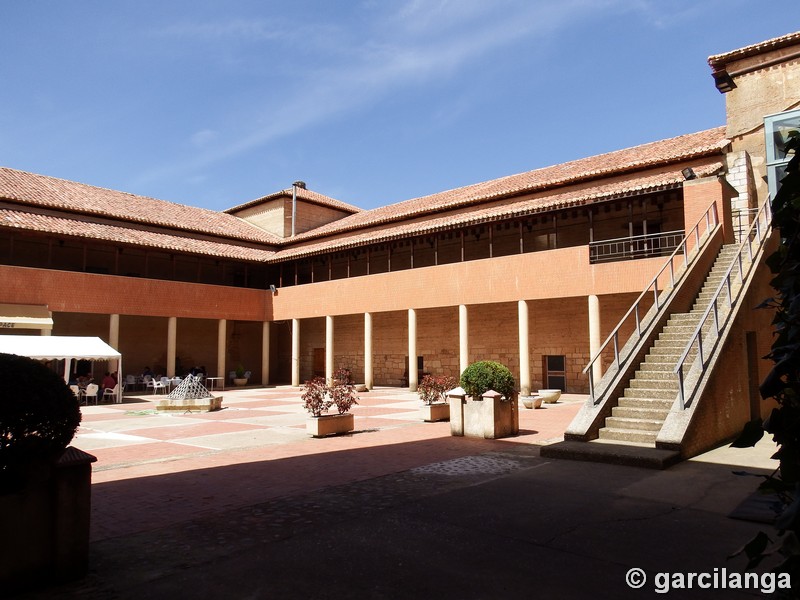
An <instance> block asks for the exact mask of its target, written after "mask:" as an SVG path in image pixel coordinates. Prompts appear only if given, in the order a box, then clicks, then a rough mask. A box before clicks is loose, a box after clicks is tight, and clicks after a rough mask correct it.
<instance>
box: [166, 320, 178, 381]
mask: <svg viewBox="0 0 800 600" xmlns="http://www.w3.org/2000/svg"><path fill="white" fill-rule="evenodd" d="M177 340H178V318H177V317H170V318H169V319H168V320H167V377H175V355H176V354H177V348H178V341H177Z"/></svg>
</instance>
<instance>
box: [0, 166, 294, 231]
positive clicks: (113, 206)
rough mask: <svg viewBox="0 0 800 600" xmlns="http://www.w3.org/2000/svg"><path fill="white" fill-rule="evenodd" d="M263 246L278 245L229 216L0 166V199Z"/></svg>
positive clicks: (251, 226) (248, 225)
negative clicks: (245, 241) (244, 241)
mask: <svg viewBox="0 0 800 600" xmlns="http://www.w3.org/2000/svg"><path fill="white" fill-rule="evenodd" d="M3 199H5V200H9V201H12V202H15V203H19V204H25V205H29V206H38V207H40V208H49V209H56V210H64V211H69V212H75V213H82V214H86V215H93V216H95V217H108V218H111V219H117V220H122V221H127V222H130V223H141V224H146V225H154V226H159V227H167V228H169V229H173V230H185V231H189V232H194V233H201V234H209V235H214V236H218V237H224V238H229V239H238V240H247V241H251V242H258V243H262V244H275V243H277V242H278V241H279V238H278V237H277V236H274V235H272V234H270V233H268V232H266V231H264V230H263V229H260V228H258V227H256V226H255V225H252V224H251V223H248V222H247V221H244V220H242V219H239V218H237V217H234V216H232V215H229V214H226V213H222V212H216V211H213V210H206V209H203V208H195V207H192V206H185V205H183V204H176V203H174V202H167V201H165V200H156V199H155V198H148V197H146V196H136V195H134V194H129V193H127V192H118V191H114V190H109V189H105V188H99V187H95V186H91V185H86V184H83V183H76V182H74V181H67V180H64V179H56V178H54V177H47V176H45V175H36V174H33V173H26V172H25V171H17V170H14V169H9V168H6V167H0V200H3Z"/></svg>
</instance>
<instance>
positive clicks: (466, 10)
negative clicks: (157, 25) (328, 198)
mask: <svg viewBox="0 0 800 600" xmlns="http://www.w3.org/2000/svg"><path fill="white" fill-rule="evenodd" d="M636 4H638V2H634V3H631V2H630V1H623V0H562V1H561V2H559V3H552V2H543V1H533V2H531V1H527V0H504V1H498V2H491V3H489V2H482V1H479V0H461V1H458V2H455V1H451V0H439V1H437V2H428V1H422V0H409V1H407V2H403V3H401V4H399V5H398V4H395V5H391V6H392V9H393V10H392V11H390V12H386V11H385V8H384V7H385V5H384V4H383V3H375V4H372V5H371V9H370V10H369V11H368V14H369V16H370V20H368V21H367V22H366V23H365V24H364V25H363V26H362V27H360V28H359V29H358V30H357V31H336V32H334V36H335V37H336V39H337V40H338V41H341V40H342V39H350V40H352V41H351V45H350V46H349V47H347V48H343V49H340V51H339V52H336V53H330V52H327V53H326V52H317V53H316V54H314V64H313V65H312V66H309V65H307V64H300V65H297V66H296V67H295V65H294V64H293V63H291V64H289V65H282V67H283V68H284V69H286V68H287V66H288V67H289V68H294V70H295V76H294V78H293V80H292V81H291V83H290V85H288V86H287V87H286V88H284V89H281V90H280V93H279V94H274V93H273V94H269V95H268V96H269V97H271V98H272V100H271V101H261V102H262V104H261V105H258V104H254V106H253V107H252V111H251V112H250V113H249V114H247V113H243V114H242V116H240V117H237V119H238V125H237V126H236V129H237V130H238V131H239V132H240V133H239V134H238V135H237V134H235V133H231V134H229V135H218V136H215V135H213V133H214V132H212V131H211V130H203V131H199V132H198V133H196V134H195V135H194V136H193V138H192V139H193V142H194V144H195V146H196V147H197V148H198V149H199V150H201V152H200V153H199V154H197V155H195V156H193V157H191V158H189V159H187V160H186V161H184V162H183V163H180V164H174V165H172V166H169V167H166V168H163V169H158V170H157V171H153V172H150V173H148V174H146V175H145V176H144V179H145V180H152V179H158V178H161V177H166V176H172V175H173V174H174V173H175V172H176V171H180V172H183V171H187V170H188V171H194V170H200V169H202V168H203V167H206V166H208V165H210V164H213V163H216V162H219V161H222V160H226V159H229V158H231V157H234V156H236V155H239V154H241V153H244V152H247V151H250V150H252V149H254V148H257V147H259V146H262V145H264V144H267V143H269V142H271V141H274V140H277V139H280V138H281V137H283V136H289V135H293V134H296V133H299V132H301V131H303V130H305V129H308V128H309V127H311V126H313V125H314V124H316V123H319V122H323V121H325V120H327V119H330V118H333V117H334V116H336V115H338V114H342V113H349V112H354V111H356V110H358V109H360V108H362V107H364V106H367V105H371V104H373V103H375V102H377V101H379V100H380V99H381V98H383V97H385V96H386V95H388V94H390V93H392V92H394V91H397V90H402V89H406V88H409V87H415V86H419V85H421V84H427V83H429V82H430V81H432V80H434V79H435V78H439V77H443V76H448V75H451V74H455V73H458V72H459V71H460V70H462V69H464V68H465V67H466V66H468V65H470V64H471V62H472V61H475V60H480V59H482V58H484V57H486V56H488V55H490V54H491V53H492V52H494V51H496V50H498V49H500V48H502V47H505V46H509V45H513V44H515V43H517V42H519V40H520V39H531V40H533V39H540V38H542V37H549V36H551V35H554V34H555V33H556V32H557V31H559V30H561V29H563V28H564V27H568V26H570V25H571V24H572V23H574V22H575V21H576V20H581V19H584V20H585V19H591V18H592V17H593V16H595V15H597V14H605V13H607V12H608V10H609V9H611V10H618V9H623V10H625V9H630V8H633V6H634V5H636ZM308 26H309V27H311V28H314V27H323V25H315V24H314V23H311V24H309V25H308ZM325 26H327V27H330V25H325ZM169 30H170V31H171V32H172V34H174V35H197V36H207V37H213V36H220V37H221V36H228V35H238V34H240V33H244V34H245V35H249V36H251V37H256V38H257V37H262V38H263V37H265V36H266V37H269V36H270V33H269V32H270V28H269V27H267V25H266V24H265V23H264V22H256V23H255V24H254V23H250V22H244V21H240V20H233V21H228V22H227V23H223V24H206V25H203V24H193V25H182V26H173V27H172V28H169ZM313 39H314V38H313V37H310V38H309V41H310V42H312V41H313ZM316 43H317V44H318V45H319V46H320V47H322V46H324V45H325V42H324V41H320V40H318V41H317V42H316ZM306 58H307V57H306ZM287 60H290V58H287ZM212 140H213V141H214V142H215V143H214V144H213V146H212V145H210V144H209V143H208V142H210V141H212Z"/></svg>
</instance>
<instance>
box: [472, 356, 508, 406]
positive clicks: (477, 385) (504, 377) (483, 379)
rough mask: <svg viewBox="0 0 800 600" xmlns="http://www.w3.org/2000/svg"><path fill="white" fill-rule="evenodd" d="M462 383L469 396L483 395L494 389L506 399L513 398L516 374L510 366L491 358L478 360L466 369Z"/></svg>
mask: <svg viewBox="0 0 800 600" xmlns="http://www.w3.org/2000/svg"><path fill="white" fill-rule="evenodd" d="M460 385H461V387H462V388H463V389H464V391H465V392H466V393H467V395H468V396H482V395H483V394H484V393H485V392H488V391H489V390H494V391H496V392H500V393H501V394H502V395H503V397H504V398H506V399H511V398H512V397H513V395H514V390H515V389H516V388H515V386H516V383H515V382H514V376H513V375H512V374H511V371H510V370H509V369H508V367H506V366H505V365H501V364H500V363H498V362H494V361H491V360H482V361H478V362H475V363H472V364H471V365H469V366H468V367H467V368H466V369H464V372H463V373H462V374H461V381H460Z"/></svg>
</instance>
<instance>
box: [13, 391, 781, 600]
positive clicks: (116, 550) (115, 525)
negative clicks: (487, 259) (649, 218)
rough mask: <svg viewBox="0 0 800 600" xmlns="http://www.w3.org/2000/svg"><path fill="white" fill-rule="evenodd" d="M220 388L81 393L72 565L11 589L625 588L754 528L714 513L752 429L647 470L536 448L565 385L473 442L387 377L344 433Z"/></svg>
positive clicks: (764, 448) (406, 592) (710, 566)
mask: <svg viewBox="0 0 800 600" xmlns="http://www.w3.org/2000/svg"><path fill="white" fill-rule="evenodd" d="M223 394H224V397H225V401H224V406H225V408H224V409H223V410H221V411H218V412H214V413H192V414H159V413H157V412H156V411H155V410H154V407H155V403H154V402H153V400H155V399H156V397H148V396H127V397H126V398H125V402H124V403H122V404H111V405H99V406H97V407H95V406H94V405H92V406H89V407H84V409H83V414H84V419H83V423H82V424H81V428H80V430H79V432H78V435H77V436H76V438H75V440H74V445H75V446H76V447H78V448H81V449H83V450H85V451H87V452H90V453H92V454H93V455H95V456H96V457H97V459H98V460H97V462H96V463H95V465H94V472H93V485H92V531H91V539H92V543H91V548H90V571H89V575H88V576H87V577H86V578H85V579H84V580H82V581H79V582H75V583H72V584H67V585H62V586H59V587H57V588H52V589H47V590H42V591H39V592H33V593H30V594H27V595H25V596H24V598H26V599H31V600H33V599H41V598H53V597H60V598H63V597H66V598H90V599H91V598H104V599H108V598H142V597H147V598H173V597H176V596H188V595H191V596H192V597H195V598H408V597H419V598H432V597H437V598H528V597H530V596H531V595H540V594H546V595H554V596H557V597H562V598H588V597H592V598H641V597H643V595H644V596H650V594H651V593H652V592H653V591H655V590H656V589H657V588H656V587H655V586H656V581H662V583H663V580H658V579H656V578H658V577H659V576H660V575H661V574H663V573H666V572H686V571H706V572H714V570H715V569H716V570H717V571H716V572H717V573H719V572H720V569H728V570H729V571H736V572H744V562H745V561H744V559H742V558H741V557H739V558H738V559H734V560H728V559H727V558H726V557H727V556H728V555H729V554H731V553H732V552H733V551H735V550H736V549H738V548H739V547H741V546H742V545H743V544H744V543H745V542H746V541H748V540H749V539H750V538H751V537H752V536H753V535H754V534H755V533H756V532H757V531H760V530H767V531H768V532H770V533H771V528H770V526H769V525H766V524H764V523H757V522H752V519H750V520H743V519H740V518H731V515H732V514H733V515H736V514H737V513H738V514H739V516H741V515H742V513H743V508H742V507H743V506H744V507H746V506H751V505H752V493H753V491H754V490H755V487H756V486H757V484H758V480H757V479H755V478H753V477H744V476H737V475H734V474H733V472H734V471H748V472H750V473H753V474H766V473H768V472H770V471H771V469H772V468H774V466H773V464H772V463H773V462H774V461H771V460H770V459H769V456H770V455H771V453H772V452H773V451H774V446H772V444H771V442H769V441H764V442H762V443H761V444H759V446H758V447H757V448H755V449H748V450H735V449H731V448H728V447H721V448H718V449H717V450H714V451H712V452H709V453H706V454H703V455H701V456H699V457H696V458H694V459H692V460H689V461H685V462H683V463H680V464H678V465H676V466H674V467H672V468H670V469H668V470H666V471H654V470H649V469H642V468H636V467H623V466H617V465H608V464H596V463H582V462H573V461H564V460H547V459H543V458H542V457H540V456H539V448H540V447H541V445H542V444H547V443H551V442H553V441H557V440H560V439H561V436H562V435H563V430H564V428H565V427H566V425H567V424H568V423H569V421H570V420H571V418H572V415H574V414H575V412H576V411H577V410H578V408H579V406H580V405H581V403H582V402H583V400H584V397H583V396H572V395H569V394H567V395H565V396H562V400H561V401H559V402H558V403H557V404H552V405H545V407H544V408H542V409H539V410H526V409H524V408H521V410H520V430H521V432H520V435H519V436H517V437H513V438H506V439H502V440H479V439H469V438H456V437H451V436H450V435H449V426H448V424H447V423H422V422H421V421H420V420H419V417H418V408H419V400H418V398H417V396H416V394H413V393H410V392H408V391H407V390H403V389H398V388H377V389H375V390H373V391H370V392H368V393H363V394H361V395H360V397H361V399H360V404H359V405H358V406H357V407H355V409H354V412H355V415H356V417H355V418H356V431H355V432H354V433H352V434H350V435H345V436H340V437H334V438H326V439H312V438H310V437H308V435H307V434H306V433H305V431H304V420H305V414H304V412H303V411H302V407H301V406H300V402H299V400H298V398H299V389H297V388H290V387H286V388H266V389H264V388H249V389H236V390H232V391H225V392H223ZM744 512H747V511H746V510H745V511H744ZM751 516H752V515H751ZM631 568H641V569H643V571H644V573H645V576H646V578H649V579H648V580H647V584H646V586H647V587H646V588H645V589H631V588H630V587H629V586H628V585H627V584H626V579H625V577H626V573H627V572H628V571H629V570H630V569H631ZM659 589H660V588H659ZM673 591H675V592H676V593H678V594H680V597H682V598H694V597H697V598H738V597H741V598H749V597H761V596H760V593H759V590H757V589H752V588H751V589H749V590H732V589H689V590H687V589H684V590H673Z"/></svg>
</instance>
